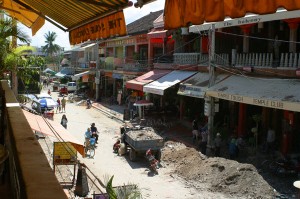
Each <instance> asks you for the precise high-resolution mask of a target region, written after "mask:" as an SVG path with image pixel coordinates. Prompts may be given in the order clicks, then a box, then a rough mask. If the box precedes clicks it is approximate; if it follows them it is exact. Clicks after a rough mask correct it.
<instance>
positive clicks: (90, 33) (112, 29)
mask: <svg viewBox="0 0 300 199" xmlns="http://www.w3.org/2000/svg"><path fill="white" fill-rule="evenodd" d="M124 35H126V24H125V19H124V14H123V11H120V12H117V13H115V14H112V15H109V16H107V17H103V18H100V19H98V20H96V21H93V22H91V23H89V24H86V25H84V26H81V27H79V28H76V29H74V30H71V31H70V35H69V38H70V44H71V45H75V44H78V43H82V42H85V41H88V40H96V39H101V38H102V39H105V38H108V37H110V36H124Z"/></svg>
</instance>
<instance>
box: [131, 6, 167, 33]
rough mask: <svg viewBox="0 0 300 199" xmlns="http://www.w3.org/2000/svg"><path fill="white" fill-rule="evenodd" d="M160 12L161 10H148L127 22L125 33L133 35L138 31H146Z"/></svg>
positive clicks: (150, 27) (151, 26)
mask: <svg viewBox="0 0 300 199" xmlns="http://www.w3.org/2000/svg"><path fill="white" fill-rule="evenodd" d="M162 13H163V10H159V11H156V12H150V13H149V14H148V15H146V16H144V17H142V18H140V19H138V20H136V21H134V22H132V23H130V24H128V25H127V34H128V35H134V34H140V33H148V32H149V31H150V30H151V29H152V28H153V27H154V26H153V21H154V20H156V19H157V18H158V17H159V16H160V15H161V14H162Z"/></svg>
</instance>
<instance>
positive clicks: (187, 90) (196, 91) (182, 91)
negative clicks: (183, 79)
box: [177, 84, 207, 98]
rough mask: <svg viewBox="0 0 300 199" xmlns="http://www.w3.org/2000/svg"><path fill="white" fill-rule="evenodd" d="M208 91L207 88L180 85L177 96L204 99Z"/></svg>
mask: <svg viewBox="0 0 300 199" xmlns="http://www.w3.org/2000/svg"><path fill="white" fill-rule="evenodd" d="M206 89H207V88H205V87H199V86H188V85H185V84H180V86H179V89H178V93H177V94H179V95H185V96H190V97H197V98H203V97H204V95H205V90H206Z"/></svg>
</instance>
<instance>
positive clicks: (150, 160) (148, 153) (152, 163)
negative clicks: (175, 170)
mask: <svg viewBox="0 0 300 199" xmlns="http://www.w3.org/2000/svg"><path fill="white" fill-rule="evenodd" d="M146 158H147V160H148V163H149V169H150V171H151V172H153V173H155V174H158V171H157V169H158V168H159V161H158V160H157V159H155V157H154V155H152V153H151V149H148V150H147V151H146Z"/></svg>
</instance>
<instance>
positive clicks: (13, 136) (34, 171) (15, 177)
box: [0, 81, 67, 199]
mask: <svg viewBox="0 0 300 199" xmlns="http://www.w3.org/2000/svg"><path fill="white" fill-rule="evenodd" d="M0 98H1V100H0V105H1V114H0V121H1V125H0V126H1V129H0V144H2V145H4V146H5V148H6V149H7V150H8V159H6V161H5V162H3V163H2V165H1V164H0V170H1V166H3V165H4V168H3V167H2V169H4V170H1V171H0V181H1V183H0V193H1V196H0V198H1V199H2V198H3V199H21V198H27V199H33V198H57V199H67V196H66V194H65V193H64V191H63V188H62V187H61V186H60V184H59V182H58V180H57V178H56V176H55V173H54V172H53V170H52V169H51V167H50V165H48V159H47V157H46V156H45V154H44V153H42V152H41V151H43V149H42V148H41V146H40V145H39V144H38V142H37V141H36V139H35V136H34V134H33V132H32V129H31V128H30V126H29V124H28V121H27V119H26V118H25V116H24V113H23V111H22V109H21V107H20V106H18V101H17V100H16V97H15V95H14V93H13V92H12V90H11V89H10V87H9V86H8V84H7V82H5V81H0ZM16 115H17V117H16ZM46 193H48V195H45V194H46ZM49 193H51V195H49Z"/></svg>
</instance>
